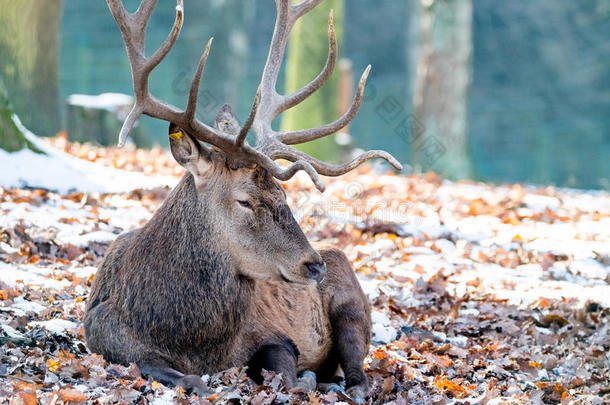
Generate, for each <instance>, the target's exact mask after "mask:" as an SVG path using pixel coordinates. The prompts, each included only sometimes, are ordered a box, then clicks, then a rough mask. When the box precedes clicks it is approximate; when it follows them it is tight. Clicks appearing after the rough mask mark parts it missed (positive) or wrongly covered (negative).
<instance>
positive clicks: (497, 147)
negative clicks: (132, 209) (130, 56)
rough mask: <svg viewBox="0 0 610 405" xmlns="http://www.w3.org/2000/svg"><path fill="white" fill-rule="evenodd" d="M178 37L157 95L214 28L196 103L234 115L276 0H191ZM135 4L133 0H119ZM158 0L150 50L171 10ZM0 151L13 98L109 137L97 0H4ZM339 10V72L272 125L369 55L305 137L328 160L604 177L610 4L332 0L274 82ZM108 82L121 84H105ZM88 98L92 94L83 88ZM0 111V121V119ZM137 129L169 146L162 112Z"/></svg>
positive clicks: (39, 118)
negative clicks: (366, 155)
mask: <svg viewBox="0 0 610 405" xmlns="http://www.w3.org/2000/svg"><path fill="white" fill-rule="evenodd" d="M185 3H186V4H185V9H186V18H185V23H184V28H183V31H182V34H181V38H180V40H179V41H178V43H177V44H176V46H175V48H174V49H173V50H172V52H171V53H170V54H169V55H168V57H167V58H166V59H165V60H164V62H163V63H162V64H161V65H160V66H159V67H158V68H157V69H156V70H155V71H154V72H153V74H152V76H151V82H150V83H151V89H152V92H153V93H154V94H155V95H156V96H157V97H158V98H161V99H163V100H166V101H168V102H170V103H172V104H175V105H177V106H180V107H183V106H184V105H185V103H186V99H187V92H188V88H189V86H190V80H191V78H192V75H193V73H194V71H195V67H196V64H197V61H198V60H199V57H200V55H201V52H202V50H203V48H204V46H205V43H206V42H207V40H208V39H209V37H211V36H214V37H215V41H214V45H213V48H212V53H211V56H210V58H209V60H208V65H207V68H206V71H205V74H204V80H203V85H202V89H201V95H200V100H201V101H200V105H199V109H198V116H199V118H200V119H202V120H205V121H206V122H208V123H211V122H213V119H214V117H215V115H216V112H217V111H218V109H219V108H220V107H221V106H222V105H223V104H224V103H229V104H231V105H232V106H233V108H234V110H235V111H236V112H237V115H238V117H240V119H241V120H242V121H243V120H244V119H245V117H246V116H247V114H248V112H249V109H250V106H251V103H252V100H253V96H254V94H255V92H256V88H257V87H258V83H259V80H260V75H261V72H262V69H263V65H264V63H265V59H266V56H267V50H268V44H269V41H270V38H271V34H272V30H273V25H274V21H275V6H274V2H273V1H271V0H265V1H260V0H259V1H254V0H199V1H193V0H185ZM125 4H126V6H127V7H128V8H129V9H131V10H134V9H135V8H136V7H137V4H139V1H138V0H126V1H125ZM174 5H175V2H174V0H160V1H159V4H158V5H157V8H156V10H155V13H154V15H153V16H152V19H151V22H150V26H149V31H148V50H149V53H150V52H152V51H153V50H154V49H156V46H158V44H160V43H161V41H163V39H164V38H165V36H166V35H167V33H168V31H169V29H170V28H171V25H172V23H173V19H174V13H175V11H174ZM0 6H1V7H0V94H1V95H2V97H1V100H2V101H1V103H0V107H2V116H3V117H4V121H0V148H3V149H6V150H11V149H12V150H16V149H18V148H19V147H20V145H16V144H15V143H14V141H12V140H11V139H13V138H12V135H11V131H12V130H13V129H11V128H9V125H8V124H6V117H7V116H9V117H10V115H7V114H9V112H8V111H13V112H15V113H16V114H18V115H19V117H20V118H21V120H22V121H23V123H24V125H25V126H26V127H28V128H29V129H30V130H32V131H33V132H34V133H36V134H37V135H39V136H55V135H56V134H57V133H59V132H61V131H65V132H66V133H67V136H68V138H69V139H70V140H75V141H81V142H82V141H89V142H94V143H98V144H101V145H106V144H113V143H114V142H116V138H117V134H118V128H120V120H121V119H122V118H123V117H124V115H125V113H126V112H127V111H128V110H129V104H130V102H131V100H130V99H129V97H125V96H120V94H125V95H131V94H132V87H131V75H130V67H129V64H128V60H127V57H126V55H125V51H124V47H123V42H122V40H121V36H120V33H119V30H118V28H117V26H116V23H115V22H114V20H113V18H112V16H111V14H110V12H109V11H108V8H107V6H106V2H105V1H103V0H97V1H85V0H64V1H61V0H44V1H42V0H0ZM330 9H334V10H335V22H336V25H337V34H338V41H339V50H340V57H341V62H340V64H339V66H338V68H337V70H336V72H335V75H334V77H333V79H332V80H331V81H330V82H329V83H328V84H327V85H326V86H325V87H324V88H323V89H322V91H320V92H319V93H318V94H317V95H316V96H314V97H312V98H311V99H310V100H308V101H307V102H306V103H304V104H303V105H301V106H299V107H298V108H295V109H293V110H291V111H290V112H288V113H287V114H285V115H284V116H283V117H282V118H281V119H278V122H277V123H276V124H275V125H276V126H277V128H290V129H300V128H305V127H311V126H317V125H321V124H323V123H326V122H330V121H333V120H335V119H336V118H337V117H338V116H339V115H340V114H341V113H342V112H343V111H344V110H345V109H346V108H347V107H348V106H349V103H350V101H351V97H352V96H353V91H354V88H355V86H356V84H357V81H358V79H359V78H360V75H361V74H362V71H363V70H364V69H365V68H366V66H367V65H368V64H372V66H373V71H372V74H371V77H370V79H369V84H368V86H367V91H366V95H365V101H364V103H363V105H362V108H361V111H360V115H359V116H358V118H356V120H355V121H354V122H353V123H352V124H351V125H350V127H349V128H346V129H345V130H343V131H342V132H343V133H342V134H340V135H337V136H336V137H335V138H334V139H328V140H324V141H322V142H317V143H313V144H311V145H307V146H305V148H307V151H308V152H310V153H312V154H314V155H317V156H318V157H321V158H324V159H327V160H340V159H342V158H344V157H345V155H346V154H348V153H351V151H353V150H356V149H358V148H362V149H371V148H375V149H386V150H388V151H390V152H391V153H393V154H394V155H395V156H396V157H397V158H398V159H399V160H400V161H402V162H405V163H407V164H408V165H409V166H410V167H411V169H412V170H415V171H428V170H434V171H436V172H438V173H440V174H441V175H443V176H445V177H447V178H450V179H463V178H469V179H475V180H482V181H492V182H497V183H504V182H524V183H532V184H549V185H556V186H564V187H577V188H587V189H606V190H607V189H610V69H609V61H610V41H609V39H610V1H608V0H581V1H578V2H575V1H571V0H513V1H510V2H506V1H500V0H404V1H395V0H394V1H390V0H377V1H375V2H371V1H370V0H369V1H365V0H349V1H347V0H326V1H325V2H324V3H322V5H321V6H319V7H318V8H317V9H316V10H315V11H314V12H313V13H312V14H310V15H308V16H306V18H304V20H303V21H302V23H300V24H299V25H298V26H297V27H295V30H294V33H293V36H292V37H291V40H290V44H289V50H288V55H287V58H286V65H285V68H284V70H283V73H282V76H283V77H282V78H281V79H280V90H281V91H285V92H288V91H294V90H296V89H297V88H298V87H300V86H302V85H304V84H306V83H307V82H309V81H310V80H311V79H313V78H314V77H315V75H316V74H317V73H318V72H319V71H320V70H321V68H322V66H323V65H324V62H325V60H326V57H327V49H328V41H327V18H328V13H329V11H330ZM103 93H119V94H111V95H105V96H100V94H103ZM86 96H93V97H86ZM0 120H2V118H0ZM133 139H134V140H135V142H136V143H137V144H138V145H139V146H143V147H147V146H151V145H154V144H161V145H165V144H166V139H167V124H166V123H163V122H159V121H156V120H153V119H150V118H144V119H143V120H142V122H140V124H139V126H138V130H137V131H136V134H135V135H134V137H133Z"/></svg>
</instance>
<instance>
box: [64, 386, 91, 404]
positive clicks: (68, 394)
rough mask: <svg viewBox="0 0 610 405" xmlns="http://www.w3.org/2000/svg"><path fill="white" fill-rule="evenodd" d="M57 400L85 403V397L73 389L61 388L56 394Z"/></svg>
mask: <svg viewBox="0 0 610 405" xmlns="http://www.w3.org/2000/svg"><path fill="white" fill-rule="evenodd" d="M57 394H58V395H59V399H61V400H62V401H65V402H85V401H86V400H87V396H86V395H85V394H83V393H82V392H80V391H78V390H75V389H74V388H62V389H60V390H59V392H58V393H57Z"/></svg>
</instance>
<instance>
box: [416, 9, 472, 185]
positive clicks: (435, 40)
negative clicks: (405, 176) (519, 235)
mask: <svg viewBox="0 0 610 405" xmlns="http://www.w3.org/2000/svg"><path fill="white" fill-rule="evenodd" d="M419 3H420V7H422V8H421V9H420V10H419V11H420V18H419V25H420V32H419V36H420V40H419V47H420V48H419V50H418V54H419V55H418V62H417V73H416V78H415V95H414V100H413V102H414V110H415V118H416V119H417V121H418V122H419V124H420V125H423V127H424V128H425V130H424V131H421V135H420V136H418V137H416V139H413V144H412V156H413V163H414V166H416V167H419V168H420V169H422V170H434V171H436V172H438V173H439V174H441V175H443V176H446V177H449V178H452V179H460V178H465V177H469V176H471V174H472V169H471V164H470V160H469V156H468V123H467V113H468V110H467V109H468V88H469V85H470V80H471V70H472V68H471V57H472V0H421V1H420V2H419Z"/></svg>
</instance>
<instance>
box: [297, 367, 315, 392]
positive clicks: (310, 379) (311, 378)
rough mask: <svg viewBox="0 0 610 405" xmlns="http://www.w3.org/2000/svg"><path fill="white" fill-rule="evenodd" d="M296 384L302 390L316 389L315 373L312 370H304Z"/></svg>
mask: <svg viewBox="0 0 610 405" xmlns="http://www.w3.org/2000/svg"><path fill="white" fill-rule="evenodd" d="M296 386H297V387H299V388H301V389H302V390H303V392H311V391H315V390H316V386H317V382H316V373H314V372H313V371H304V372H303V373H302V374H301V376H300V377H299V378H298V379H297V383H296Z"/></svg>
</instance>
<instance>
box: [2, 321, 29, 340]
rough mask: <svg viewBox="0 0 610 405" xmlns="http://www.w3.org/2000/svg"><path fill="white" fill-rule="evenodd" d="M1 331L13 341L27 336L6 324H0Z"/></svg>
mask: <svg viewBox="0 0 610 405" xmlns="http://www.w3.org/2000/svg"><path fill="white" fill-rule="evenodd" d="M0 331H1V334H3V335H5V336H8V337H10V338H12V339H22V338H24V337H25V336H23V334H22V333H21V332H19V331H17V330H15V329H14V328H13V327H11V326H9V325H5V324H0Z"/></svg>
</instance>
